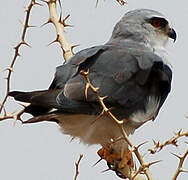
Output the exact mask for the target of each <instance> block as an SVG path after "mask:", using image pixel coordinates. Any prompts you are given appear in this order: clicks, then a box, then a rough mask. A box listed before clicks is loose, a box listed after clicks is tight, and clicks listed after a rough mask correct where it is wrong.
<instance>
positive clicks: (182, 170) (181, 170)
mask: <svg viewBox="0 0 188 180" xmlns="http://www.w3.org/2000/svg"><path fill="white" fill-rule="evenodd" d="M180 172H183V173H188V170H185V169H182V168H181V169H180Z"/></svg>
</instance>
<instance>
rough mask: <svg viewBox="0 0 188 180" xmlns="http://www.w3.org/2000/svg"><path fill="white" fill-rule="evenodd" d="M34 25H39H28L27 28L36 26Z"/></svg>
mask: <svg viewBox="0 0 188 180" xmlns="http://www.w3.org/2000/svg"><path fill="white" fill-rule="evenodd" d="M34 27H37V26H32V25H27V28H34Z"/></svg>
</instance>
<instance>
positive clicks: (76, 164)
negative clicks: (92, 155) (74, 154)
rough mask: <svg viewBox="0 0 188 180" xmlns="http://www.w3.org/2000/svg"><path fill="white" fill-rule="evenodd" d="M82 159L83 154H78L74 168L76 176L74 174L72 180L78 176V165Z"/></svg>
mask: <svg viewBox="0 0 188 180" xmlns="http://www.w3.org/2000/svg"><path fill="white" fill-rule="evenodd" d="M82 158H83V154H80V157H79V159H78V161H77V162H76V163H75V166H76V174H75V177H74V180H76V179H77V177H78V175H79V169H78V168H79V164H80V161H81V159H82Z"/></svg>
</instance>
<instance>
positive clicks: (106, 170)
mask: <svg viewBox="0 0 188 180" xmlns="http://www.w3.org/2000/svg"><path fill="white" fill-rule="evenodd" d="M110 170H112V169H110V168H108V169H105V170H104V171H101V173H105V172H108V171H110Z"/></svg>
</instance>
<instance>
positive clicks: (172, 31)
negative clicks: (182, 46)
mask: <svg viewBox="0 0 188 180" xmlns="http://www.w3.org/2000/svg"><path fill="white" fill-rule="evenodd" d="M168 37H169V38H171V39H173V40H174V42H175V41H176V37H177V35H176V31H175V30H174V29H172V28H170V29H169V32H168Z"/></svg>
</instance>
